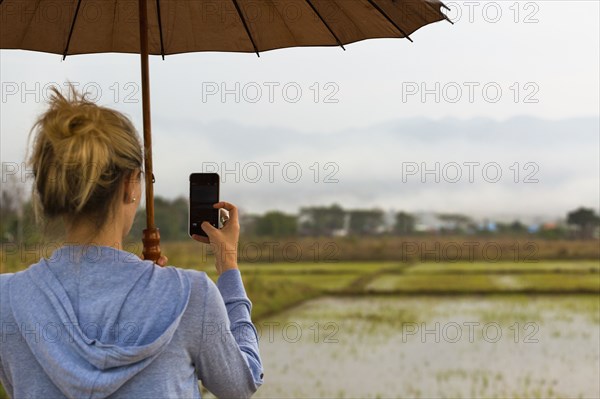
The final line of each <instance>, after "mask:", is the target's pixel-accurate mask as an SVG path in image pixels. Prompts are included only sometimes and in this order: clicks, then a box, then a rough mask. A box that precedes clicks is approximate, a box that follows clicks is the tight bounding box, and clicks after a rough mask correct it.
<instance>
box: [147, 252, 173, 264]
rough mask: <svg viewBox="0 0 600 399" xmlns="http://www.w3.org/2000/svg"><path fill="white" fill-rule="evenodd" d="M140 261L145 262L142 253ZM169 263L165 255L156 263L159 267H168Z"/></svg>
mask: <svg viewBox="0 0 600 399" xmlns="http://www.w3.org/2000/svg"><path fill="white" fill-rule="evenodd" d="M140 259H141V260H144V254H143V253H142V256H140ZM168 262H169V258H167V257H166V256H165V255H161V256H160V258H158V260H157V261H156V262H155V263H156V264H158V265H159V266H166V265H167V263H168Z"/></svg>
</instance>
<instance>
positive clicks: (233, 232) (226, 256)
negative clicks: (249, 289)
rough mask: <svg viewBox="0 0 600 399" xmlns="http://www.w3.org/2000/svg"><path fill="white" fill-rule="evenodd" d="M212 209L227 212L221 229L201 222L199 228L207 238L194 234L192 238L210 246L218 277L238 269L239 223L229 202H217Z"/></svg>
mask: <svg viewBox="0 0 600 399" xmlns="http://www.w3.org/2000/svg"><path fill="white" fill-rule="evenodd" d="M213 207H215V208H219V209H225V210H227V211H228V212H229V219H228V220H227V221H225V222H224V223H223V228H222V229H217V228H215V227H214V226H212V225H211V224H210V223H208V222H202V224H201V225H200V227H202V230H204V231H205V232H206V234H207V235H208V238H206V237H202V236H199V235H197V234H194V235H193V236H192V238H193V239H194V240H196V241H199V242H203V243H205V244H206V243H208V244H210V246H211V248H212V250H213V253H214V254H215V259H216V268H217V273H218V274H219V275H220V274H221V273H223V272H224V271H226V270H230V269H237V268H238V264H237V247H238V241H239V238H240V223H239V221H238V210H237V208H236V207H235V205H233V204H230V203H229V202H219V203H216V204H214V205H213Z"/></svg>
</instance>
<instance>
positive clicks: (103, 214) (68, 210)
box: [28, 84, 143, 228]
mask: <svg viewBox="0 0 600 399" xmlns="http://www.w3.org/2000/svg"><path fill="white" fill-rule="evenodd" d="M32 133H34V139H33V145H32V146H30V147H29V148H30V149H32V150H33V151H32V153H31V156H30V157H29V158H28V165H29V167H30V168H31V169H32V170H33V174H34V185H33V195H32V198H33V201H34V210H35V213H36V218H37V219H38V220H39V219H40V216H41V214H43V216H44V218H46V219H48V221H52V220H54V219H57V218H59V217H64V218H65V221H66V222H67V223H75V222H78V221H80V220H81V219H82V218H86V219H87V220H90V219H91V220H94V221H95V222H96V227H97V228H101V227H103V226H104V224H105V223H106V222H107V221H108V218H109V217H111V216H114V215H112V209H113V208H112V207H113V205H114V204H115V201H116V200H117V199H118V198H119V196H120V195H122V190H121V187H122V183H123V181H124V180H125V179H127V178H130V177H131V176H132V174H133V173H134V172H135V171H136V170H138V169H141V167H142V163H143V156H142V147H141V144H140V140H139V137H138V134H137V132H136V130H135V128H134V127H133V124H132V123H131V121H130V120H129V119H128V118H127V117H126V116H125V115H123V114H121V113H119V112H117V111H115V110H112V109H109V108H105V107H101V106H98V105H96V104H95V103H93V102H91V101H89V100H87V99H86V94H83V95H82V94H79V93H78V92H77V91H76V90H75V88H74V87H73V85H71V84H69V95H68V97H65V96H63V95H62V94H61V92H60V91H59V90H58V89H57V88H55V87H53V88H52V94H51V97H50V100H49V109H48V110H47V111H46V112H45V113H44V114H42V115H41V116H40V117H39V119H38V120H37V121H36V123H35V124H34V125H33V128H32V129H31V132H30V140H31V134H32Z"/></svg>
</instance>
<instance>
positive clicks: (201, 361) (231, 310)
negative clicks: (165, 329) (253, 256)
mask: <svg viewBox="0 0 600 399" xmlns="http://www.w3.org/2000/svg"><path fill="white" fill-rule="evenodd" d="M207 280H208V284H207V285H206V289H205V290H204V291H205V300H204V317H203V322H202V341H201V345H200V346H201V347H200V350H199V354H198V357H199V358H198V359H197V370H198V378H199V379H200V380H202V383H203V385H204V386H205V387H206V388H207V389H208V390H209V391H211V392H212V393H213V394H215V395H216V396H217V397H219V398H231V397H235V398H246V397H250V396H252V394H253V393H254V392H256V390H257V389H258V387H259V386H260V385H262V382H263V380H262V378H263V371H262V363H261V360H260V355H259V351H258V334H257V331H256V328H255V327H254V325H253V324H252V320H251V318H250V310H251V307H252V304H251V302H250V300H249V299H248V297H247V295H246V291H245V289H244V285H243V283H242V278H241V274H240V271H239V270H228V271H226V272H224V273H223V274H221V276H220V277H219V280H218V282H217V285H216V286H215V284H214V283H213V282H212V281H211V280H210V279H208V278H207Z"/></svg>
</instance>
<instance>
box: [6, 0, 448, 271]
mask: <svg viewBox="0 0 600 399" xmlns="http://www.w3.org/2000/svg"><path fill="white" fill-rule="evenodd" d="M442 7H444V8H447V7H446V6H444V4H442V2H441V1H439V0H64V1H59V2H57V1H55V0H0V21H1V23H0V48H2V49H22V50H33V51H42V52H48V53H56V54H60V55H62V56H63V58H65V57H66V56H67V55H76V54H91V53H136V54H140V55H141V67H142V71H141V72H142V79H141V81H142V111H143V121H144V129H143V130H144V155H145V163H144V168H145V172H146V225H147V228H146V229H145V230H144V236H143V239H142V241H143V243H144V250H143V254H144V257H145V258H146V259H152V260H157V259H158V258H159V256H160V246H159V243H160V235H159V233H158V229H157V228H156V226H155V225H154V191H153V173H152V172H153V170H152V135H151V125H150V91H149V87H150V84H149V73H148V55H149V54H153V55H162V56H163V58H164V56H165V55H170V54H179V53H187V52H197V51H227V52H249V53H256V54H257V55H259V56H260V52H261V51H268V50H273V49H278V48H284V47H299V46H341V47H342V48H344V45H345V44H349V43H353V42H357V41H360V40H365V39H372V38H407V39H409V40H411V41H412V39H411V38H410V37H409V35H410V34H412V33H413V32H414V31H416V30H417V29H419V28H421V27H422V26H425V25H427V24H430V23H432V22H437V21H440V20H442V19H446V20H448V18H447V17H446V16H445V15H444V14H443V13H442V11H441V9H442ZM448 21H449V20H448Z"/></svg>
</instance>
